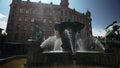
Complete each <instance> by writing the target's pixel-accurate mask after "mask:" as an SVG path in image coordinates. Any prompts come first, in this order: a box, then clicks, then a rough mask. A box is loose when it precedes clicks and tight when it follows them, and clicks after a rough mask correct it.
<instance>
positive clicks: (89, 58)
mask: <svg viewBox="0 0 120 68" xmlns="http://www.w3.org/2000/svg"><path fill="white" fill-rule="evenodd" d="M32 56H35V57H33V58H31V59H32V60H31V59H28V62H27V65H26V68H35V67H37V68H53V67H55V68H57V67H60V68H64V67H66V68H70V67H73V62H74V61H75V64H76V68H79V67H80V66H119V63H120V55H118V54H108V53H102V52H77V53H76V55H75V56H73V55H71V53H69V52H46V53H39V54H38V53H36V55H35V54H34V55H32Z"/></svg>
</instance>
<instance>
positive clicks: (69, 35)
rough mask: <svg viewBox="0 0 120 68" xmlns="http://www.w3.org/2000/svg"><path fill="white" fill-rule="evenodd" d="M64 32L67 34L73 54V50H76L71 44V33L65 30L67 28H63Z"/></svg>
mask: <svg viewBox="0 0 120 68" xmlns="http://www.w3.org/2000/svg"><path fill="white" fill-rule="evenodd" d="M65 33H66V35H67V36H68V38H69V42H70V46H71V49H72V53H73V54H75V51H76V50H74V47H73V46H74V45H73V42H72V40H73V39H72V36H71V33H70V31H69V30H67V29H65Z"/></svg>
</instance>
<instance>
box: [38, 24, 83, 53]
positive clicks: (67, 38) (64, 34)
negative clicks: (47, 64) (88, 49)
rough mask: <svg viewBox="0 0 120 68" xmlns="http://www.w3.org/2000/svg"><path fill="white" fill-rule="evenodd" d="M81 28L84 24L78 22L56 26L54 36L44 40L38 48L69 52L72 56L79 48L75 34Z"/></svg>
mask: <svg viewBox="0 0 120 68" xmlns="http://www.w3.org/2000/svg"><path fill="white" fill-rule="evenodd" d="M83 28H84V24H82V23H79V22H63V23H61V24H56V25H55V30H56V35H55V36H53V37H50V38H48V39H47V40H45V42H43V43H42V44H41V45H40V47H41V48H42V49H45V50H48V51H51V50H53V51H69V52H70V51H71V52H72V53H73V54H74V53H75V51H76V50H77V48H78V47H79V46H77V44H76V41H77V40H76V37H77V33H79V32H80V31H81V29H83ZM53 41H54V42H53Z"/></svg>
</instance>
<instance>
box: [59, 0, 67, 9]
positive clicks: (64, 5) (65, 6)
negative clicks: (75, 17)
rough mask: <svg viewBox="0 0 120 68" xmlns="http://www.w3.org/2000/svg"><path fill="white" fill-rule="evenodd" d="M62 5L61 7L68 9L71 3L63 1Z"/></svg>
mask: <svg viewBox="0 0 120 68" xmlns="http://www.w3.org/2000/svg"><path fill="white" fill-rule="evenodd" d="M60 5H61V7H63V8H68V6H69V2H68V0H61V3H60Z"/></svg>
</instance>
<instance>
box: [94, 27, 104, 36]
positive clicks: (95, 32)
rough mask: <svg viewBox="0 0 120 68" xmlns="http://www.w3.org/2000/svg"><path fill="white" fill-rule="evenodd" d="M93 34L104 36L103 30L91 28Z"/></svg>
mask: <svg viewBox="0 0 120 68" xmlns="http://www.w3.org/2000/svg"><path fill="white" fill-rule="evenodd" d="M92 31H93V36H105V33H106V32H105V30H103V29H96V28H93V29H92Z"/></svg>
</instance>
